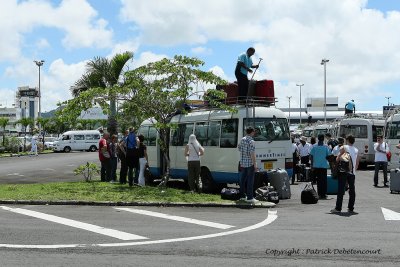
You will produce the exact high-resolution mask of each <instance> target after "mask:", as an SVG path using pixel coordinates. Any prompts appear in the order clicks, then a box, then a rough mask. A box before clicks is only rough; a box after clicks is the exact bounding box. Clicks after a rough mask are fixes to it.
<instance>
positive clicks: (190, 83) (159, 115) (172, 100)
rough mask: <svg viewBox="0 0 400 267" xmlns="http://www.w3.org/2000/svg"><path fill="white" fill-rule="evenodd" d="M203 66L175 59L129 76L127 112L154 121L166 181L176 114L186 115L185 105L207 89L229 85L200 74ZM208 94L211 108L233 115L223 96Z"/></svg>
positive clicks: (201, 63)
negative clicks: (219, 85) (218, 108)
mask: <svg viewBox="0 0 400 267" xmlns="http://www.w3.org/2000/svg"><path fill="white" fill-rule="evenodd" d="M202 65H204V62H203V61H201V60H199V59H197V58H189V57H185V56H175V57H174V58H173V59H162V60H160V61H157V62H154V63H149V64H147V65H146V66H143V67H140V68H137V69H135V70H132V71H128V72H127V73H126V80H125V86H124V90H125V92H124V94H125V97H126V98H125V100H126V101H125V102H124V105H123V106H124V109H125V112H127V113H133V114H135V116H136V117H137V118H139V119H140V121H142V120H143V119H145V118H152V120H153V123H154V126H155V128H156V129H157V131H158V133H159V136H160V140H159V142H160V146H161V149H162V151H163V154H164V160H165V162H166V164H165V165H164V166H166V169H165V170H164V172H165V174H166V175H165V177H168V174H169V166H170V158H169V148H168V144H169V129H170V128H171V127H175V126H174V125H171V124H170V119H171V117H172V116H173V115H174V114H175V113H176V112H177V110H179V112H185V110H184V108H183V105H184V103H185V102H186V101H187V99H188V98H190V97H193V96H196V95H199V94H203V93H204V92H205V91H206V88H210V87H214V88H215V84H224V83H226V82H225V81H224V80H222V79H221V78H219V77H218V76H216V75H214V74H213V73H212V72H206V71H202V70H200V67H201V66H202ZM207 94H208V95H209V96H212V97H209V98H208V100H209V101H210V102H211V104H212V105H214V106H219V107H221V108H224V109H227V110H231V111H232V112H233V111H234V109H232V108H231V107H229V106H226V105H224V104H223V103H222V102H221V101H218V100H220V99H223V98H224V94H223V93H222V92H220V91H217V90H214V89H209V90H207Z"/></svg>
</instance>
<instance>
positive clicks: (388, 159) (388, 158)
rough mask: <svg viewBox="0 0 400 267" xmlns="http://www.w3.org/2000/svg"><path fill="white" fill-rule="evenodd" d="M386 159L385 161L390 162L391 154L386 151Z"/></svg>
mask: <svg viewBox="0 0 400 267" xmlns="http://www.w3.org/2000/svg"><path fill="white" fill-rule="evenodd" d="M385 149H386V143H385ZM386 159H387V161H390V160H391V159H392V152H390V151H388V152H387V153H386Z"/></svg>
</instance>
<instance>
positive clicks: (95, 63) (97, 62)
mask: <svg viewBox="0 0 400 267" xmlns="http://www.w3.org/2000/svg"><path fill="white" fill-rule="evenodd" d="M132 58H133V53H132V52H124V53H122V54H116V55H115V56H114V57H113V58H111V59H107V58H103V57H95V58H94V59H93V60H91V61H89V62H88V63H87V65H86V67H87V71H86V73H85V74H83V75H82V77H81V78H80V79H79V80H78V81H77V82H76V83H75V86H74V87H72V89H71V92H72V95H73V96H74V97H76V96H78V95H79V94H80V93H81V92H83V91H86V90H89V89H90V88H99V87H100V88H105V89H108V90H109V93H108V99H109V100H110V114H109V116H108V127H107V128H108V132H109V133H110V134H116V133H117V121H116V113H117V111H116V98H117V95H116V93H114V90H113V88H114V87H115V86H120V85H121V84H120V83H119V82H120V80H121V77H122V74H123V69H124V67H125V65H126V63H127V62H128V61H129V60H130V59H132Z"/></svg>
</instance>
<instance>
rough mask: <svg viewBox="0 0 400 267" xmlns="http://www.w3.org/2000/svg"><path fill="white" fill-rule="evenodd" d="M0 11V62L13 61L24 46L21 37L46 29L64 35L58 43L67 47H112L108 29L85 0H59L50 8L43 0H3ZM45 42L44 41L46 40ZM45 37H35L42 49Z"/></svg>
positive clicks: (111, 33)
mask: <svg viewBox="0 0 400 267" xmlns="http://www.w3.org/2000/svg"><path fill="white" fill-rule="evenodd" d="M1 4H2V8H1V9H0V35H1V36H3V37H2V38H1V39H0V50H1V51H2V53H0V61H3V60H11V61H13V60H16V59H18V57H20V56H21V48H22V47H23V45H25V40H24V35H25V34H27V33H31V32H32V31H34V30H37V29H40V28H43V27H47V28H53V29H57V30H61V31H62V32H63V33H64V37H63V38H62V40H61V42H62V44H63V45H64V46H65V47H66V48H68V49H71V48H79V47H98V48H108V47H111V46H112V35H113V32H112V30H110V29H108V28H107V26H108V23H107V21H105V20H104V19H101V18H98V14H97V11H96V10H94V9H93V7H92V6H91V5H90V4H89V3H88V2H87V1H85V0H63V1H62V2H61V3H60V5H59V6H53V5H52V4H51V3H50V2H49V1H45V0H30V1H17V0H3V1H2V2H1ZM47 42H48V40H47ZM43 45H46V46H48V45H49V44H48V43H47V44H46V39H45V38H39V42H38V47H39V48H43Z"/></svg>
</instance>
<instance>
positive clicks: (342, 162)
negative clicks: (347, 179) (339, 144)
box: [337, 151, 353, 173]
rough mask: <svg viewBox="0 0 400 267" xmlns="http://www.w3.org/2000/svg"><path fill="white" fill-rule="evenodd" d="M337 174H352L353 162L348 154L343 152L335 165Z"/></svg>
mask: <svg viewBox="0 0 400 267" xmlns="http://www.w3.org/2000/svg"><path fill="white" fill-rule="evenodd" d="M337 171H338V172H346V173H353V161H352V159H351V155H350V153H349V152H347V151H345V152H344V153H343V154H342V155H341V156H340V158H339V162H338V164H337Z"/></svg>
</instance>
